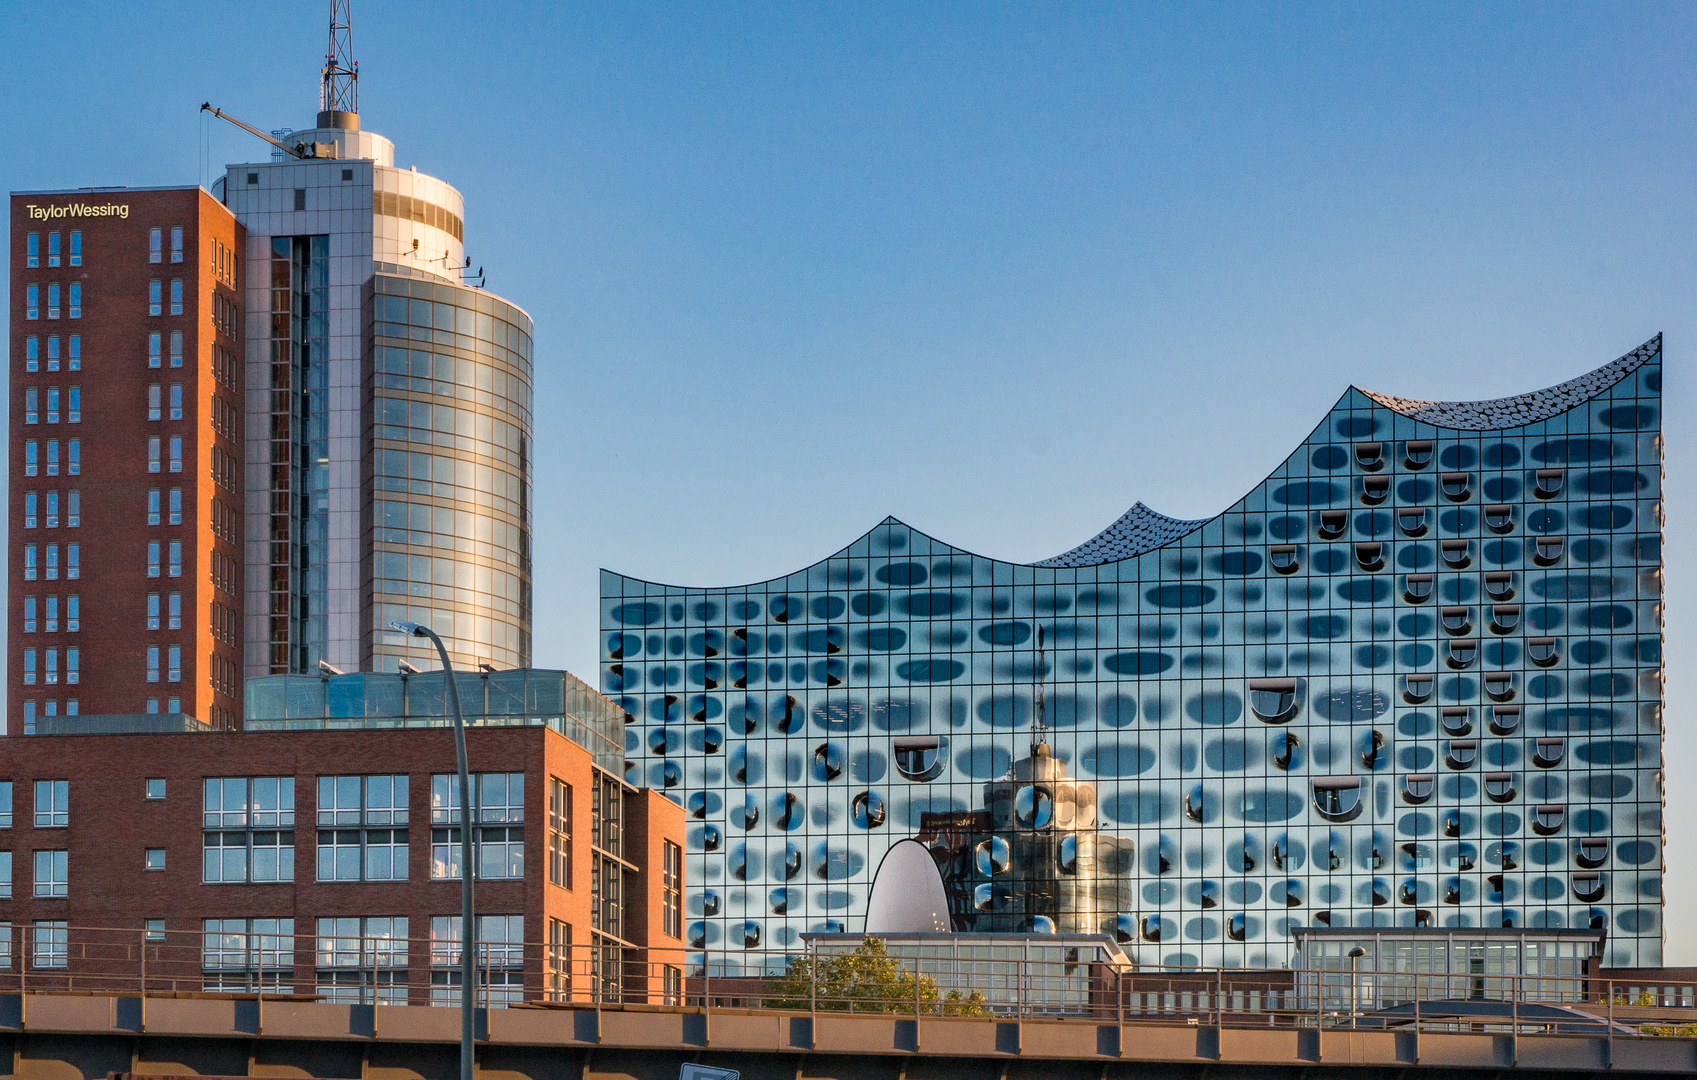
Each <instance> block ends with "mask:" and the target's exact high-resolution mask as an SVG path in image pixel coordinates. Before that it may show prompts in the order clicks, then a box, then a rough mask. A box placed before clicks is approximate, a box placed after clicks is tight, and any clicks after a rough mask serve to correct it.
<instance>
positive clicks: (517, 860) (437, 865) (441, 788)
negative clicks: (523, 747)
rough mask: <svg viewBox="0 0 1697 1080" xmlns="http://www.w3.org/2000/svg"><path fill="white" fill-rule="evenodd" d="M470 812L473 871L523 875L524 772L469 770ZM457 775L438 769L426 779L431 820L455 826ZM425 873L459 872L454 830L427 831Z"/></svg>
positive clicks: (436, 875)
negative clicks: (473, 805) (472, 799)
mask: <svg viewBox="0 0 1697 1080" xmlns="http://www.w3.org/2000/svg"><path fill="white" fill-rule="evenodd" d="M471 780H472V787H473V789H474V794H475V795H476V800H475V802H476V812H475V813H474V815H473V818H472V825H473V828H472V841H473V843H474V844H475V846H476V849H477V850H476V858H475V859H474V861H473V873H474V874H475V876H477V877H479V878H487V879H491V880H495V879H512V878H523V877H524V829H523V827H522V823H523V821H524V773H522V772H515V773H474V774H473V775H472V778H471ZM459 810H460V798H459V777H458V776H456V775H454V774H453V773H439V774H437V775H434V776H432V777H431V778H430V818H431V822H432V823H433V824H434V823H444V824H450V825H451V824H455V823H457V822H458V821H459V819H460V812H459ZM430 860H431V871H430V876H431V877H433V878H449V879H457V878H458V877H459V876H460V873H461V871H460V832H459V830H458V829H451V828H450V829H440V828H439V829H432V830H431V837H430Z"/></svg>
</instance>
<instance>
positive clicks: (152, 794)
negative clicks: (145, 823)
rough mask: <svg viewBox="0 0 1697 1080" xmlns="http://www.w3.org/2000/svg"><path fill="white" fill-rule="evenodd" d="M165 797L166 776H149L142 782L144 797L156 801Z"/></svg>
mask: <svg viewBox="0 0 1697 1080" xmlns="http://www.w3.org/2000/svg"><path fill="white" fill-rule="evenodd" d="M164 797H165V778H164V777H162V776H155V777H149V778H148V779H147V780H145V781H143V783H142V798H144V799H147V800H149V801H156V800H159V799H163V798H164Z"/></svg>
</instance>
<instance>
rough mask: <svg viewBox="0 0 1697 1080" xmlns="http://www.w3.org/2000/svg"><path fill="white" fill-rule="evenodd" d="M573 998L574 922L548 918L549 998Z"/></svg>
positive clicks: (566, 999) (554, 999) (563, 999)
mask: <svg viewBox="0 0 1697 1080" xmlns="http://www.w3.org/2000/svg"><path fill="white" fill-rule="evenodd" d="M571 999H572V924H571V923H569V922H563V921H561V920H559V919H549V920H548V1000H550V1001H570V1000H571Z"/></svg>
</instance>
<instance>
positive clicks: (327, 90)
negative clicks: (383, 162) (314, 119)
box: [318, 0, 359, 128]
mask: <svg viewBox="0 0 1697 1080" xmlns="http://www.w3.org/2000/svg"><path fill="white" fill-rule="evenodd" d="M344 117H345V118H346V119H343V118H344ZM350 121H351V122H350ZM318 126H319V127H321V128H358V127H359V61H357V60H355V59H354V27H353V0H330V46H329V48H328V49H327V50H326V51H325V53H324V69H323V71H322V73H321V77H320V80H319V84H318Z"/></svg>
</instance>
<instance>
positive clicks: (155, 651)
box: [147, 645, 159, 712]
mask: <svg viewBox="0 0 1697 1080" xmlns="http://www.w3.org/2000/svg"><path fill="white" fill-rule="evenodd" d="M147 681H148V682H158V681H159V646H157V645H149V646H148V647H147ZM148 711H149V712H152V711H153V710H151V709H150V710H148Z"/></svg>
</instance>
